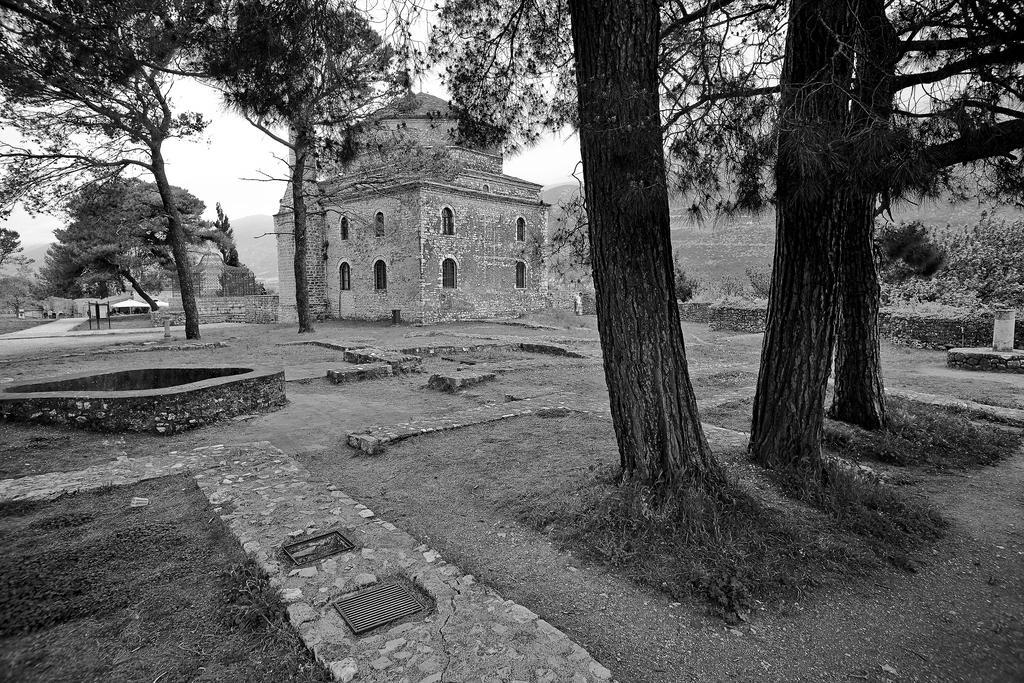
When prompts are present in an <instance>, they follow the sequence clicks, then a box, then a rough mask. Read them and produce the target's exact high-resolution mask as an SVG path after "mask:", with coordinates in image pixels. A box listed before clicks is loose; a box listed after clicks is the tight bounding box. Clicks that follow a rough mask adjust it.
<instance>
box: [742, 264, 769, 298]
mask: <svg viewBox="0 0 1024 683" xmlns="http://www.w3.org/2000/svg"><path fill="white" fill-rule="evenodd" d="M747 279H748V280H750V286H751V288H753V290H754V298H755V299H767V298H768V292H769V291H770V289H771V285H772V271H771V269H770V268H747Z"/></svg>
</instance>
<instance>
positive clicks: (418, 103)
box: [376, 92, 455, 119]
mask: <svg viewBox="0 0 1024 683" xmlns="http://www.w3.org/2000/svg"><path fill="white" fill-rule="evenodd" d="M376 118H381V119H451V118H455V116H454V115H453V114H452V110H451V107H450V106H449V105H448V102H446V101H445V100H442V99H441V98H440V97H436V96H434V95H430V94H428V93H425V92H421V93H412V92H409V93H407V94H406V95H405V96H404V97H403V98H402V99H400V100H398V101H397V102H395V103H394V104H392V105H390V106H388V107H385V108H384V109H381V110H380V111H379V112H377V114H376Z"/></svg>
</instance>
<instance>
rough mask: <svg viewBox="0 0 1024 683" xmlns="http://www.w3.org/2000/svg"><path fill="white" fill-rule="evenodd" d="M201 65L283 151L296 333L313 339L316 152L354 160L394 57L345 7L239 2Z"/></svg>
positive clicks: (306, 1)
mask: <svg viewBox="0 0 1024 683" xmlns="http://www.w3.org/2000/svg"><path fill="white" fill-rule="evenodd" d="M207 58H208V61H209V64H210V72H211V74H212V75H213V77H214V78H215V79H216V80H217V81H218V82H219V83H220V84H221V86H222V87H223V88H224V89H225V98H226V100H227V102H228V104H229V105H231V106H232V107H233V108H235V109H237V110H238V111H240V112H241V113H242V114H243V115H244V116H245V117H246V119H247V120H248V121H249V122H250V123H251V124H252V125H254V126H255V127H256V128H258V129H259V130H261V131H262V132H264V133H265V134H266V135H267V136H269V137H270V138H271V139H272V140H275V141H276V142H278V143H280V144H281V145H283V146H284V147H285V148H287V149H288V154H289V177H288V181H289V191H290V194H291V202H290V203H291V206H290V209H291V214H292V226H293V227H292V238H293V240H294V245H295V258H294V261H293V268H294V274H295V305H296V309H297V313H298V318H299V332H300V333H305V332H313V331H314V328H313V315H312V312H311V309H310V301H309V284H308V273H307V272H306V271H307V254H308V249H309V245H308V239H307V215H308V210H307V209H308V207H307V204H308V203H309V202H310V200H311V198H313V197H314V196H315V194H316V163H317V161H316V160H317V153H318V152H320V153H328V154H331V153H338V154H339V155H346V154H349V153H351V152H352V148H351V145H350V143H351V134H352V132H353V129H354V128H355V125H356V124H357V123H358V122H359V121H360V119H361V118H362V117H364V116H365V115H366V114H367V113H368V112H369V111H370V110H371V109H373V108H374V107H376V106H379V105H380V104H381V102H382V101H383V98H384V97H385V96H386V95H387V94H388V93H389V91H388V87H387V86H388V85H390V78H389V68H390V66H391V51H390V50H389V49H388V48H387V47H386V46H385V45H384V44H383V42H382V41H381V39H380V36H378V35H377V33H376V32H374V31H373V29H372V28H371V27H370V24H369V22H368V20H367V18H366V16H364V15H363V14H362V13H361V12H359V11H358V10H357V9H356V8H355V7H354V6H353V5H352V4H350V3H349V2H347V1H346V0H299V1H294V0H241V1H239V2H236V3H233V4H229V5H228V9H227V12H226V15H225V16H224V17H223V18H222V23H221V28H220V30H219V31H218V32H217V34H216V38H215V39H214V40H212V41H211V42H210V44H209V50H208V53H207ZM280 127H287V128H288V129H289V133H288V134H282V133H280V132H277V131H276V130H275V128H278V129H279V128H280Z"/></svg>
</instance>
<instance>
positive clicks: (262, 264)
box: [22, 214, 277, 286]
mask: <svg viewBox="0 0 1024 683" xmlns="http://www.w3.org/2000/svg"><path fill="white" fill-rule="evenodd" d="M231 228H232V229H233V230H234V231H235V242H236V243H237V244H238V257H239V259H241V261H242V263H244V264H245V265H247V266H249V268H251V269H252V271H253V272H254V273H255V274H256V279H257V280H259V281H261V282H264V283H266V284H268V285H275V286H276V285H277V239H276V238H275V237H274V235H273V234H268V233H273V232H274V217H273V216H267V215H263V214H257V215H253V216H243V217H242V218H231ZM260 235H264V236H263V237H260ZM49 248H50V243H44V244H29V245H25V248H24V252H23V253H22V255H23V256H27V257H28V258H30V259H32V260H33V261H34V263H33V264H32V269H33V270H35V271H38V270H39V268H40V266H42V265H43V259H45V258H46V250H47V249H49Z"/></svg>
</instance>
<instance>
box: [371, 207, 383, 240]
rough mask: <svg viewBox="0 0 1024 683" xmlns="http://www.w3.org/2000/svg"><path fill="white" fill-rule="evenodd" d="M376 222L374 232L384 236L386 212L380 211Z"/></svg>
mask: <svg viewBox="0 0 1024 683" xmlns="http://www.w3.org/2000/svg"><path fill="white" fill-rule="evenodd" d="M375 221H376V224H375V225H374V230H373V234H374V236H375V237H383V236H384V212H383V211H378V212H377V216H376V218H375Z"/></svg>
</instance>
